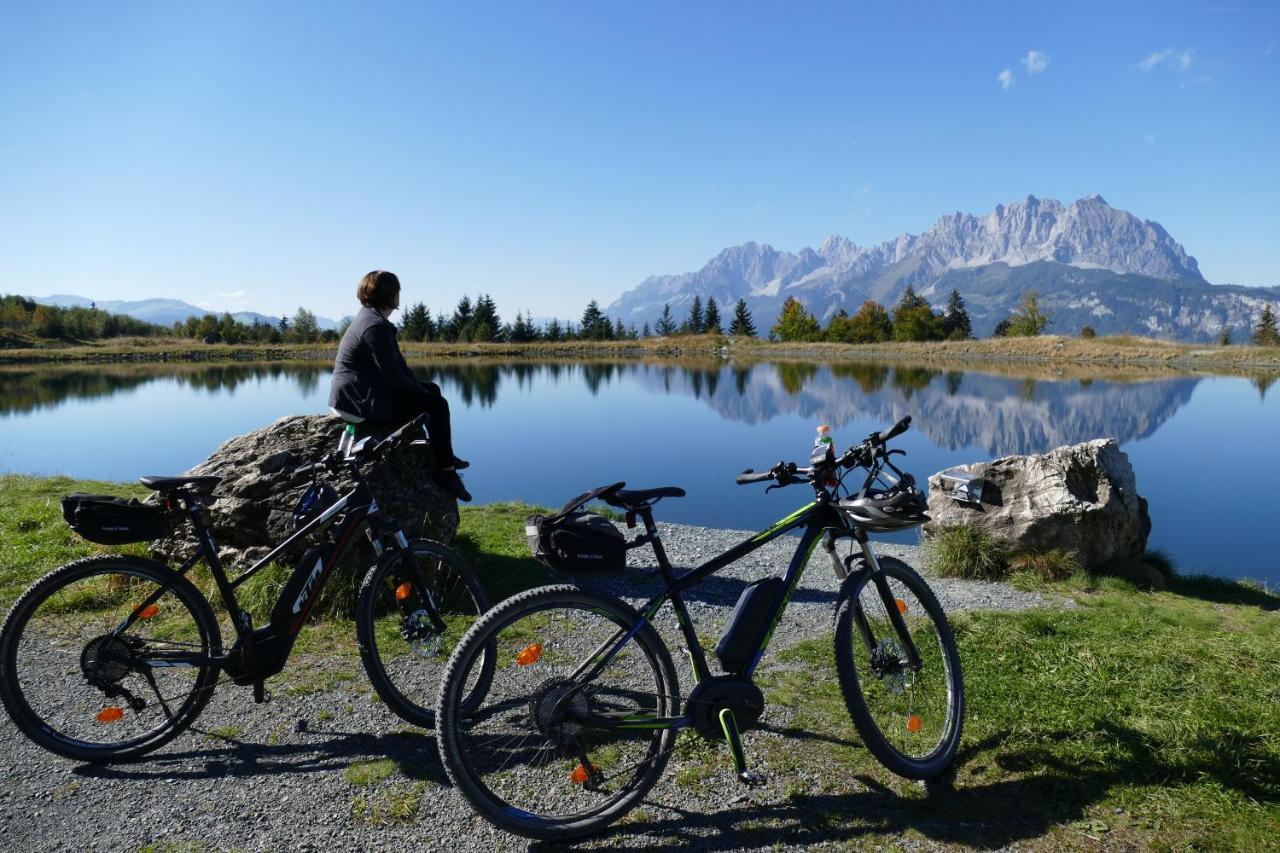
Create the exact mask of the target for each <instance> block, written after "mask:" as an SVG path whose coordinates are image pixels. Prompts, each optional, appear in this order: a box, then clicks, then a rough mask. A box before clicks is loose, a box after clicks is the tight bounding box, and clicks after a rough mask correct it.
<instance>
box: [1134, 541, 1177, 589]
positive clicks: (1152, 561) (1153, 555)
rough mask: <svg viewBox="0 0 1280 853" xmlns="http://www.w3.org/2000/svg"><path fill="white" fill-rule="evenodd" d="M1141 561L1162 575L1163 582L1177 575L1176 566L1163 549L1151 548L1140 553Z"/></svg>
mask: <svg viewBox="0 0 1280 853" xmlns="http://www.w3.org/2000/svg"><path fill="white" fill-rule="evenodd" d="M1142 562H1144V563H1146V564H1147V565H1148V566H1150V567H1151V568H1153V569H1155V570H1156V571H1157V572H1159V573H1160V574H1162V575H1164V580H1165V583H1168V582H1170V581H1172V580H1173V579H1174V578H1176V577H1177V576H1178V566H1177V564H1176V563H1175V562H1174V561H1173V557H1170V556H1169V555H1168V554H1166V553H1165V552H1164V551H1160V550H1158V549H1157V550H1151V551H1147V552H1146V553H1145V554H1143V555H1142Z"/></svg>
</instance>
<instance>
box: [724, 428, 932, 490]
mask: <svg viewBox="0 0 1280 853" xmlns="http://www.w3.org/2000/svg"><path fill="white" fill-rule="evenodd" d="M910 428H911V415H906V416H904V417H903V418H902V419H901V420H900V421H898V422H897V423H896V424H894V425H893V426H891V427H889V428H888V429H885V430H881V431H880V432H873V433H872V434H871V435H870V436H869V437H868V438H867V440H866V441H863V442H862V443H861V444H858V445H856V446H854V447H850V448H849V449H848V450H846V451H845V452H844V454H843V455H842V456H841V457H840V458H839V459H837V460H836V464H837V465H843V466H844V467H845V468H852V467H853V466H855V465H869V464H870V463H871V462H872V461H873V460H874V458H875V452H876V451H877V450H879V448H880V447H882V446H883V445H884V444H886V443H887V442H888V441H889V440H890V439H893V438H896V437H897V436H900V435H902V434H903V433H904V432H906V431H907V430H909V429H910ZM813 471H814V469H813V468H799V467H797V466H796V464H795V463H794V462H779V463H778V464H777V465H774V466H773V467H772V468H770V469H769V470H768V471H759V472H756V471H753V470H751V469H750V468H748V469H747V470H745V471H743V472H742V473H741V474H739V475H738V476H737V478H736V480H735V482H737V484H738V485H739V486H746V485H750V484H751V483H763V482H765V481H766V480H776V481H777V482H778V484H779V485H783V486H788V485H791V484H792V483H800V482H804V480H802V479H800V478H798V477H797V476H796V475H797V474H806V475H812V474H813Z"/></svg>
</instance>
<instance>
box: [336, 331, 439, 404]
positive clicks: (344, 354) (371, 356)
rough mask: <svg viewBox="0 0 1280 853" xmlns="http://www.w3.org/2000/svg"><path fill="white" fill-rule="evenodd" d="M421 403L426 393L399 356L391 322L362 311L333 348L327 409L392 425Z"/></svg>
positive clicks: (398, 348) (402, 357) (398, 347)
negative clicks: (334, 357)
mask: <svg viewBox="0 0 1280 853" xmlns="http://www.w3.org/2000/svg"><path fill="white" fill-rule="evenodd" d="M426 399H427V389H426V388H424V387H423V385H422V383H421V382H419V381H418V380H417V379H415V378H414V376H413V373H412V372H411V371H410V370H409V365H407V364H405V361H404V356H402V355H401V354H400V344H399V343H397V342H396V327H395V324H394V323H392V322H391V321H390V320H388V319H387V318H386V317H383V316H382V315H381V314H379V313H378V312H377V311H376V310H375V309H373V308H369V307H364V308H361V309H360V313H358V314H356V317H355V319H354V320H352V321H351V325H350V326H348V327H347V331H346V333H345V334H344V335H343V336H342V343H340V344H338V357H337V358H336V359H334V362H333V385H332V386H331V387H330V389H329V405H330V406H332V407H333V408H335V409H337V410H338V411H340V412H346V413H347V414H349V415H356V416H358V417H362V418H366V419H367V420H370V421H384V422H391V421H395V420H397V419H398V418H399V416H400V414H401V413H402V412H405V411H410V410H413V409H416V408H419V407H420V406H421V405H422V403H424V402H425V401H426Z"/></svg>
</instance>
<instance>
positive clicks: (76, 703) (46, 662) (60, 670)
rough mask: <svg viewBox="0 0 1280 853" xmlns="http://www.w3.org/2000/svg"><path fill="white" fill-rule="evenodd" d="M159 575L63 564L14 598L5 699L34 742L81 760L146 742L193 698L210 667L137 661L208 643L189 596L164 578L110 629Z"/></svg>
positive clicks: (154, 741)
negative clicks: (137, 614) (64, 569)
mask: <svg viewBox="0 0 1280 853" xmlns="http://www.w3.org/2000/svg"><path fill="white" fill-rule="evenodd" d="M162 577H163V576H157V575H156V574H155V573H154V572H151V571H146V570H144V569H140V568H138V567H135V566H129V565H127V564H109V565H103V566H101V567H95V568H89V569H86V570H83V571H72V572H68V573H66V574H65V575H63V576H62V577H51V578H50V579H49V582H48V584H47V586H44V588H40V587H37V588H36V589H35V590H34V591H33V592H34V593H35V594H34V595H31V597H29V598H26V597H24V600H21V601H20V602H19V603H18V605H17V607H15V610H14V612H13V613H12V614H11V615H10V618H9V626H8V629H7V630H6V632H5V638H4V654H5V656H6V664H7V666H6V670H7V672H6V685H5V693H6V700H8V701H7V704H9V705H10V713H11V714H13V715H14V716H15V719H17V718H19V717H21V718H23V720H22V721H23V722H25V723H26V725H25V726H24V728H25V729H26V730H27V731H28V733H29V734H32V735H33V736H35V737H36V739H37V740H38V741H40V742H41V743H42V744H43V745H45V746H47V747H48V748H50V749H53V750H54V751H57V752H61V753H63V754H67V755H72V756H74V757H80V758H88V759H90V760H92V759H93V757H94V755H95V754H101V756H102V757H104V758H109V757H119V756H120V755H122V754H126V753H137V752H141V751H146V750H147V749H149V748H152V747H154V746H156V745H158V741H162V740H163V739H165V735H166V733H168V732H170V731H171V730H173V729H175V727H178V728H180V727H181V726H184V725H185V724H186V723H187V722H189V721H190V719H191V718H192V717H193V715H194V714H193V712H195V711H198V709H199V708H200V707H203V701H202V699H205V698H207V697H206V696H205V695H204V694H206V693H207V691H208V689H210V688H211V687H212V683H211V681H212V679H211V678H210V677H209V676H210V675H216V673H210V672H209V668H208V667H204V666H193V665H190V664H189V663H188V664H187V665H168V666H149V665H147V664H146V663H144V661H149V660H150V661H154V660H156V659H157V658H162V657H167V658H169V659H170V660H169V661H168V662H169V663H170V664H181V663H182V661H181V660H174V658H182V657H187V656H192V657H194V656H203V657H205V658H207V657H208V656H209V655H210V654H212V653H213V652H214V650H213V649H212V648H211V642H210V639H211V633H210V630H209V626H208V624H207V620H205V619H202V618H201V614H200V613H198V612H197V611H198V609H199V605H197V604H196V603H194V602H193V601H189V600H187V599H186V596H185V595H184V594H183V593H182V592H179V587H177V586H173V587H169V588H168V589H166V590H165V591H164V592H163V594H161V595H160V597H159V598H158V599H156V601H155V602H154V603H153V604H151V605H149V606H148V607H147V608H146V609H145V610H143V611H141V618H138V619H137V620H136V621H134V623H133V624H132V625H130V626H129V627H128V628H127V629H125V630H123V631H119V630H118V628H119V626H121V625H122V624H123V623H124V622H125V621H126V620H127V619H128V617H129V616H130V615H131V614H132V613H133V612H134V611H135V610H137V608H138V606H139V605H140V604H141V603H142V602H144V601H147V600H148V599H149V598H150V597H151V596H152V595H153V594H154V593H155V592H156V591H157V590H159V589H160V588H161V584H162V581H161V578H162ZM148 674H149V676H150V677H148ZM33 730H34V731H33ZM174 733H176V732H174Z"/></svg>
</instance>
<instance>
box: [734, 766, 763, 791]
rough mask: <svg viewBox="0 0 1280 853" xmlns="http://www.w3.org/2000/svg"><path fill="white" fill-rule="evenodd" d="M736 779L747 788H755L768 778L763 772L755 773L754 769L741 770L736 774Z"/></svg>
mask: <svg viewBox="0 0 1280 853" xmlns="http://www.w3.org/2000/svg"><path fill="white" fill-rule="evenodd" d="M738 781H739V782H741V783H742V784H744V785H746V786H747V787H749V788H757V787H759V786H761V785H763V784H764V783H765V782H768V781H769V780H768V778H767V777H766V776H765V775H764V774H763V773H757V772H755V771H754V770H743V771H742V772H741V773H739V774H738Z"/></svg>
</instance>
